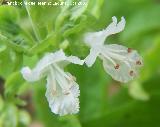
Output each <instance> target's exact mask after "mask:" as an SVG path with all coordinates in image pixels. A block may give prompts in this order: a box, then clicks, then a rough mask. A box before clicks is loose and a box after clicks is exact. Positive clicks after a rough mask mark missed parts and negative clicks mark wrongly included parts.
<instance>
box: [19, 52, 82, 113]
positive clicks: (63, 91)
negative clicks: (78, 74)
mask: <svg viewBox="0 0 160 127" xmlns="http://www.w3.org/2000/svg"><path fill="white" fill-rule="evenodd" d="M70 62H71V63H74V64H80V65H83V63H84V61H83V60H80V59H79V58H78V57H75V56H69V57H67V56H65V54H64V52H63V51H62V50H60V51H57V52H55V53H48V54H46V55H45V56H44V57H43V58H42V59H41V60H40V61H39V62H38V64H37V65H36V67H35V68H34V69H32V70H31V69H30V68H29V67H24V68H22V70H21V73H22V75H23V77H24V79H25V80H27V81H30V82H34V81H37V80H39V79H41V78H42V77H45V76H47V85H46V88H47V90H46V94H45V95H46V98H47V100H48V102H49V106H50V108H51V110H52V112H53V113H55V114H59V115H60V116H62V115H66V114H75V113H78V111H79V99H78V96H79V94H80V91H79V86H78V84H77V83H76V82H75V77H73V76H72V75H71V74H70V73H68V72H64V71H63V68H64V67H65V66H66V65H67V64H68V63H70Z"/></svg>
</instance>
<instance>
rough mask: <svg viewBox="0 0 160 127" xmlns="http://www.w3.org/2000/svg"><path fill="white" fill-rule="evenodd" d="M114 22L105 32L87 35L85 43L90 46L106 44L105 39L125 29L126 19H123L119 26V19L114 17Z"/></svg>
mask: <svg viewBox="0 0 160 127" xmlns="http://www.w3.org/2000/svg"><path fill="white" fill-rule="evenodd" d="M112 20H113V22H112V23H111V24H110V25H109V26H108V27H107V28H106V29H104V30H102V31H99V32H90V33H86V34H85V36H84V42H85V43H86V44H88V45H89V46H91V47H92V46H96V45H102V44H104V42H105V39H106V38H107V37H108V36H109V35H112V34H116V33H119V32H121V31H122V30H123V29H124V27H125V23H126V22H125V19H124V17H122V18H121V21H120V22H119V23H118V24H117V18H116V17H115V16H114V17H112Z"/></svg>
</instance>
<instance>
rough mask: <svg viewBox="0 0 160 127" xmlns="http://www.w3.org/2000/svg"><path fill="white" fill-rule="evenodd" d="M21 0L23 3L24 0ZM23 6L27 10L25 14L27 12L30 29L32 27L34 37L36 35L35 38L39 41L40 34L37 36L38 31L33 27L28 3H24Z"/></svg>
mask: <svg viewBox="0 0 160 127" xmlns="http://www.w3.org/2000/svg"><path fill="white" fill-rule="evenodd" d="M23 2H24V3H25V2H26V0H23ZM25 8H26V11H27V14H28V17H29V20H30V23H31V25H32V29H33V32H34V34H35V37H36V39H37V40H38V42H40V40H41V39H40V36H39V34H38V31H37V29H36V27H35V25H34V23H33V20H32V17H31V14H30V12H29V7H28V5H25Z"/></svg>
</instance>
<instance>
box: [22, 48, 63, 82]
mask: <svg viewBox="0 0 160 127" xmlns="http://www.w3.org/2000/svg"><path fill="white" fill-rule="evenodd" d="M65 59H66V56H65V54H64V52H63V51H62V50H59V51H57V52H55V53H48V54H46V55H45V56H44V57H43V58H42V59H41V60H40V61H39V62H38V63H37V65H36V67H35V68H33V69H32V70H31V69H30V68H29V67H24V68H22V70H21V73H22V75H23V77H24V79H25V80H27V81H30V82H34V81H37V80H39V79H40V78H42V77H43V76H45V75H46V73H47V71H48V67H49V65H51V64H53V63H55V62H59V61H63V60H65Z"/></svg>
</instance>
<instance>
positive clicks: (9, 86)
mask: <svg viewBox="0 0 160 127" xmlns="http://www.w3.org/2000/svg"><path fill="white" fill-rule="evenodd" d="M23 83H24V80H23V77H22V75H21V73H20V72H14V73H12V74H11V75H10V76H9V77H8V78H7V80H6V82H5V96H6V97H7V98H13V97H14V96H15V95H17V93H18V90H19V89H20V88H21V87H22V84H23Z"/></svg>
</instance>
